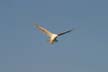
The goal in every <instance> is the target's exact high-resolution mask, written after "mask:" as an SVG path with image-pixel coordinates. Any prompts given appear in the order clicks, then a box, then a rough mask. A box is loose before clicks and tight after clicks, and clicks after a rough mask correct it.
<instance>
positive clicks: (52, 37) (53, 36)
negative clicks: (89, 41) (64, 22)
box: [35, 24, 72, 44]
mask: <svg viewBox="0 0 108 72" xmlns="http://www.w3.org/2000/svg"><path fill="white" fill-rule="evenodd" d="M35 25H36V27H37V28H38V29H39V30H40V31H42V32H43V33H45V34H46V35H47V36H48V37H49V43H50V44H54V43H55V42H56V41H58V40H57V37H59V36H61V35H64V34H66V33H68V32H71V31H72V30H68V31H65V32H62V33H59V34H55V33H52V32H50V31H48V30H47V29H45V28H43V27H42V26H40V25H37V24H35Z"/></svg>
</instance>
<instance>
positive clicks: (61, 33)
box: [58, 29, 73, 36]
mask: <svg viewBox="0 0 108 72" xmlns="http://www.w3.org/2000/svg"><path fill="white" fill-rule="evenodd" d="M71 31H73V29H71V30H68V31H65V32H62V33H59V34H58V36H61V35H64V34H66V33H69V32H71Z"/></svg>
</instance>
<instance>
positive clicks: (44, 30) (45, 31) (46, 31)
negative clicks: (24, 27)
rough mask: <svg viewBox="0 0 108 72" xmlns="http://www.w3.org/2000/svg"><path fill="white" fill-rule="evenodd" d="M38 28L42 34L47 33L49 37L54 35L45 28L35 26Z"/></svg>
mask: <svg viewBox="0 0 108 72" xmlns="http://www.w3.org/2000/svg"><path fill="white" fill-rule="evenodd" d="M34 25H35V26H36V28H38V29H39V30H40V31H41V32H43V33H45V34H46V35H47V36H49V37H51V35H52V34H53V33H51V32H50V31H48V30H47V29H45V28H43V27H42V26H40V25H37V24H34Z"/></svg>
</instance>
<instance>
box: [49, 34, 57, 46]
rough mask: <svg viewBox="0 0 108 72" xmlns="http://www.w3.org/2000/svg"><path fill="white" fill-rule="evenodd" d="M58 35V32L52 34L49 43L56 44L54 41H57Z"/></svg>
mask: <svg viewBox="0 0 108 72" xmlns="http://www.w3.org/2000/svg"><path fill="white" fill-rule="evenodd" d="M57 37H58V35H57V34H52V36H51V37H50V39H49V43H51V44H54V42H56V41H57V39H56V38H57Z"/></svg>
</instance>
